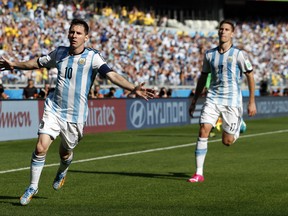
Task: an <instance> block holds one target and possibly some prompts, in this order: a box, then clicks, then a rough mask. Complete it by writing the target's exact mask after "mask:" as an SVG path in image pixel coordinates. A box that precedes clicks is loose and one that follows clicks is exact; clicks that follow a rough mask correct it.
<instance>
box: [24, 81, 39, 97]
mask: <svg viewBox="0 0 288 216" xmlns="http://www.w3.org/2000/svg"><path fill="white" fill-rule="evenodd" d="M37 97H38V90H37V88H36V87H35V86H34V80H33V79H28V85H27V86H26V87H25V88H24V89H23V98H24V99H36V98H37Z"/></svg>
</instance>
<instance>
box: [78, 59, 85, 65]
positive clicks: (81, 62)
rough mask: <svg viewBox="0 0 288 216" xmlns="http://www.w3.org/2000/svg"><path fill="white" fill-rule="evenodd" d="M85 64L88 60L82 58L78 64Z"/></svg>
mask: <svg viewBox="0 0 288 216" xmlns="http://www.w3.org/2000/svg"><path fill="white" fill-rule="evenodd" d="M85 63H86V59H85V58H80V59H79V60H78V64H79V65H85Z"/></svg>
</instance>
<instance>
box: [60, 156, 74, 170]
mask: <svg viewBox="0 0 288 216" xmlns="http://www.w3.org/2000/svg"><path fill="white" fill-rule="evenodd" d="M72 160H73V152H71V154H70V156H69V157H68V158H67V159H66V160H62V159H61V161H60V166H59V168H58V172H59V173H66V172H67V171H68V168H69V166H70V164H71V162H72Z"/></svg>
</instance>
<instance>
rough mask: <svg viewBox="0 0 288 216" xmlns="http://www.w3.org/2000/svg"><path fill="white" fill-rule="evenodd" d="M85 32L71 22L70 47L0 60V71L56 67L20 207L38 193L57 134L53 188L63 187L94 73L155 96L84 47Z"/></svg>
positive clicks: (85, 26) (83, 25) (78, 23)
mask: <svg viewBox="0 0 288 216" xmlns="http://www.w3.org/2000/svg"><path fill="white" fill-rule="evenodd" d="M88 32H89V26H88V24H87V23H86V22H85V21H84V20H81V19H74V20H72V22H71V25H70V28H69V32H68V39H69V41H70V46H69V47H64V46H59V47H58V48H56V49H55V50H54V51H52V52H51V53H49V54H48V55H46V56H43V57H40V58H35V59H31V60H29V61H26V62H11V61H9V60H8V59H6V58H1V59H0V68H1V69H13V68H15V69H23V70H32V69H37V68H41V67H47V68H52V67H56V68H57V70H58V78H57V83H56V87H55V90H54V92H51V93H50V94H49V95H48V97H47V99H46V100H45V107H44V114H43V117H42V120H41V122H40V125H39V129H38V141H37V144H36V147H35V150H34V152H33V153H32V158H31V168H30V185H29V186H28V187H27V189H26V190H25V192H24V194H23V195H22V196H21V198H20V203H21V204H22V205H27V204H28V203H29V202H30V200H31V199H32V197H33V196H34V195H35V194H37V192H38V183H39V180H40V175H41V172H42V169H43V167H44V163H45V157H46V154H47V151H48V148H49V146H50V145H51V143H52V142H53V141H54V140H55V139H56V137H57V136H58V135H60V137H61V143H60V148H59V155H60V165H59V168H58V171H57V174H56V177H55V179H54V182H53V188H54V189H55V190H59V189H60V188H61V187H62V186H63V184H64V181H65V177H66V174H67V171H68V167H69V165H70V164H71V162H72V159H73V150H74V148H75V147H76V146H77V144H78V142H79V141H80V139H81V138H82V137H83V127H84V124H85V121H86V119H87V115H88V105H87V100H88V94H89V91H90V87H91V86H92V84H93V81H94V78H95V76H96V74H97V73H100V74H101V75H102V76H104V77H107V78H108V79H109V80H110V81H111V82H112V83H114V84H116V85H118V86H120V87H121V88H124V89H127V90H129V91H131V92H133V93H135V94H136V95H137V96H138V97H141V98H144V99H145V100H149V99H151V98H153V97H154V91H153V90H152V89H149V88H144V83H141V84H139V85H137V86H134V85H133V84H132V83H130V82H128V81H127V80H126V79H125V78H123V77H122V76H121V75H119V74H117V73H116V72H114V71H113V70H112V69H111V68H110V67H109V66H108V65H107V63H106V62H105V60H104V59H103V57H102V56H101V54H100V53H99V52H98V51H97V50H94V49H92V48H87V47H85V42H86V41H87V40H88Z"/></svg>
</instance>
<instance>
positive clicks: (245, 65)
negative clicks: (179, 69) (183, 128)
mask: <svg viewBox="0 0 288 216" xmlns="http://www.w3.org/2000/svg"><path fill="white" fill-rule="evenodd" d="M234 30H235V26H234V22H233V21H230V20H223V21H221V23H220V25H219V29H218V39H219V43H218V44H219V45H218V46H217V47H215V48H212V49H209V50H207V51H206V52H205V54H204V59H203V68H202V73H201V75H200V78H199V80H198V83H197V87H196V92H195V95H194V97H193V99H192V102H191V104H190V107H189V114H190V116H191V117H193V114H194V111H195V108H196V102H197V100H198V98H199V96H200V95H201V93H202V91H203V89H204V88H205V86H206V84H207V77H208V74H211V83H210V85H209V89H208V94H207V96H206V101H205V103H204V105H203V107H202V111H201V116H200V121H199V123H200V128H199V137H198V141H197V143H196V149H195V156H196V172H195V174H194V175H193V176H192V177H191V178H190V179H188V180H187V181H188V182H191V183H194V182H203V181H204V176H203V168H204V161H205V156H206V153H207V148H208V137H209V134H210V131H211V130H212V128H213V127H215V126H216V122H217V120H218V117H219V116H221V117H222V120H223V123H222V129H223V131H222V143H223V144H224V145H227V146H230V145H231V144H232V143H234V142H235V141H236V140H237V138H238V137H239V134H240V128H241V124H242V115H243V111H242V108H243V104H242V94H241V91H239V89H240V86H241V76H242V74H245V75H246V79H247V81H248V88H249V101H248V106H247V113H248V115H249V116H254V115H255V114H256V111H257V110H256V104H255V96H254V91H255V82H254V73H253V67H252V64H251V63H250V60H249V59H248V57H247V54H246V52H245V51H243V50H240V49H238V48H237V47H235V46H234V45H233V43H232V38H233V36H234Z"/></svg>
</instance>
